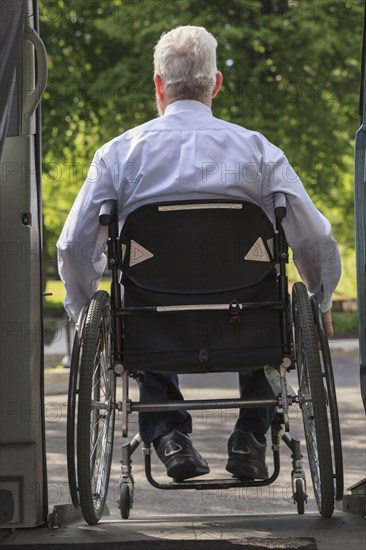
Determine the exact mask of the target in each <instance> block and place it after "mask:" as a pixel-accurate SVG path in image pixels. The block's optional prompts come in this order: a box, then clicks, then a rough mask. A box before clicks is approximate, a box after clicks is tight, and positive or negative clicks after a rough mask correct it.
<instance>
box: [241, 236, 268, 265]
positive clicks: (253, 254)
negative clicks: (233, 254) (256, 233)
mask: <svg viewBox="0 0 366 550" xmlns="http://www.w3.org/2000/svg"><path fill="white" fill-rule="evenodd" d="M244 260H249V261H251V262H270V261H271V260H270V257H269V256H268V252H267V250H266V247H265V246H264V242H263V241H262V239H261V237H259V238H258V239H257V240H256V241H255V243H254V244H253V246H252V248H251V249H250V250H249V252H248V253H247V254H246V256H244Z"/></svg>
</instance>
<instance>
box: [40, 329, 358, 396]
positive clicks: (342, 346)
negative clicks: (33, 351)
mask: <svg viewBox="0 0 366 550" xmlns="http://www.w3.org/2000/svg"><path fill="white" fill-rule="evenodd" d="M329 345H330V350H331V352H332V353H355V352H358V350H359V342H358V339H357V338H349V339H342V340H333V341H331V342H330V343H329ZM69 372H70V370H69V369H68V368H64V369H47V370H46V371H45V377H44V378H45V395H62V394H66V393H67V392H68V388H69Z"/></svg>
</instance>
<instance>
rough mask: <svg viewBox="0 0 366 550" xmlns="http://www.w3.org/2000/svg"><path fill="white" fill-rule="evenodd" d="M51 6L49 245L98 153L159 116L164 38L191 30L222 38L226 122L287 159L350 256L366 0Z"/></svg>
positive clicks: (44, 5) (45, 29)
mask: <svg viewBox="0 0 366 550" xmlns="http://www.w3.org/2000/svg"><path fill="white" fill-rule="evenodd" d="M40 8H41V33H42V36H43V40H44V41H45V44H46V47H47V51H48V56H49V67H50V71H49V85H48V88H47V91H46V94H45V96H44V101H43V113H44V135H43V140H44V152H45V165H44V213H45V225H46V236H47V237H48V239H49V241H51V242H54V241H55V239H56V238H57V235H58V234H59V232H60V230H61V227H62V224H63V222H64V220H65V217H66V214H67V212H68V210H69V208H70V206H71V204H72V201H73V198H74V197H75V195H76V193H77V191H78V189H79V188H80V186H81V184H82V183H83V180H84V177H85V173H86V170H87V166H88V165H89V163H90V161H91V160H92V156H93V154H94V151H95V150H96V149H97V148H98V147H99V146H101V145H102V144H103V143H104V142H105V141H107V140H109V139H112V138H113V137H115V136H116V135H118V134H120V133H122V132H124V131H125V130H127V129H129V128H131V127H133V126H136V125H138V124H140V123H142V122H145V121H146V120H149V119H150V118H153V117H155V116H156V109H155V99H154V88H153V81H152V76H153V48H154V45H155V44H156V42H157V40H158V39H159V37H160V35H161V34H162V32H164V31H167V30H170V29H171V28H173V27H176V26H178V25H186V24H192V25H200V26H205V27H206V28H207V29H208V30H209V31H210V32H212V33H213V34H214V35H215V36H216V38H217V40H218V65H219V69H220V70H221V71H222V72H223V74H224V85H223V88H222V91H221V92H220V94H219V95H218V97H217V98H216V99H215V100H214V103H213V112H214V114H215V116H218V117H221V118H224V119H226V120H229V121H231V122H234V123H237V124H240V125H242V126H245V127H247V128H251V129H255V130H258V131H260V132H262V133H263V134H264V135H265V136H266V137H267V138H268V139H269V140H270V141H272V142H273V143H275V144H276V145H278V146H279V147H281V148H282V149H283V150H284V151H285V152H286V154H287V156H288V158H289V160H290V162H291V164H292V165H293V166H294V167H295V168H296V169H297V170H298V172H299V175H300V176H301V178H302V180H303V182H304V184H305V186H306V188H307V190H308V192H309V194H310V195H311V197H312V198H313V200H314V202H315V203H316V204H317V206H318V207H319V208H320V210H321V211H323V212H324V214H325V215H327V216H328V217H329V218H330V219H331V221H332V223H333V226H334V233H335V236H336V238H337V239H338V241H339V242H340V243H341V245H342V247H343V248H344V249H345V250H346V251H347V254H348V256H349V250H351V249H353V248H354V240H353V176H352V172H353V165H352V158H353V137H354V134H355V131H356V129H357V126H358V89H359V80H360V74H359V65H360V53H361V40H362V28H361V25H362V9H363V2H362V1H361V0H352V1H339V2H328V1H325V0H319V1H317V2H300V1H296V0H288V1H286V0H272V1H271V0H262V1H254V0H235V1H232V2H226V3H225V2H222V1H221V0H202V1H201V0H175V1H174V2H166V1H165V0H141V1H139V2H137V1H136V0H125V1H123V0H114V1H112V0H108V1H107V0H93V1H89V0H83V1H82V0H78V1H72V2H71V0H69V1H67V0H52V2H50V1H47V0H41V3H40ZM347 262H348V264H351V263H352V260H347ZM353 288H354V287H353Z"/></svg>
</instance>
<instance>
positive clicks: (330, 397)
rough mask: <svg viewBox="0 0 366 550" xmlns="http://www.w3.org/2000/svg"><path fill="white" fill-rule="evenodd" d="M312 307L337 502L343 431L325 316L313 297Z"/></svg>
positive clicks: (341, 483) (341, 484)
mask: <svg viewBox="0 0 366 550" xmlns="http://www.w3.org/2000/svg"><path fill="white" fill-rule="evenodd" d="M311 307H312V309H313V315H314V320H315V323H316V327H317V330H318V336H319V342H320V350H321V358H322V367H323V373H324V374H323V377H325V380H326V383H327V403H328V409H329V416H330V421H331V426H332V440H333V456H334V470H335V475H334V477H335V481H336V491H335V499H336V500H337V501H340V500H342V498H343V490H344V480H343V455H342V439H341V429H340V426H339V416H338V405H337V394H336V389H335V383H334V376H333V365H332V356H331V354H330V349H329V344H328V338H327V334H326V330H325V326H324V321H323V315H322V311H321V307H320V304H319V301H318V300H317V299H316V298H315V297H314V296H312V297H311Z"/></svg>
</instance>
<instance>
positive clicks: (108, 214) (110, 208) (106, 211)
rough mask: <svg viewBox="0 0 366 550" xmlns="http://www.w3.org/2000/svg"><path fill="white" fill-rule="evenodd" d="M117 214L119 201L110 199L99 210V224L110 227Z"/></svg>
mask: <svg viewBox="0 0 366 550" xmlns="http://www.w3.org/2000/svg"><path fill="white" fill-rule="evenodd" d="M116 212H117V201H116V200H114V199H110V200H108V201H105V202H103V204H102V206H101V207H100V210H99V223H100V225H110V223H111V222H112V220H113V217H114V214H116Z"/></svg>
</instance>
